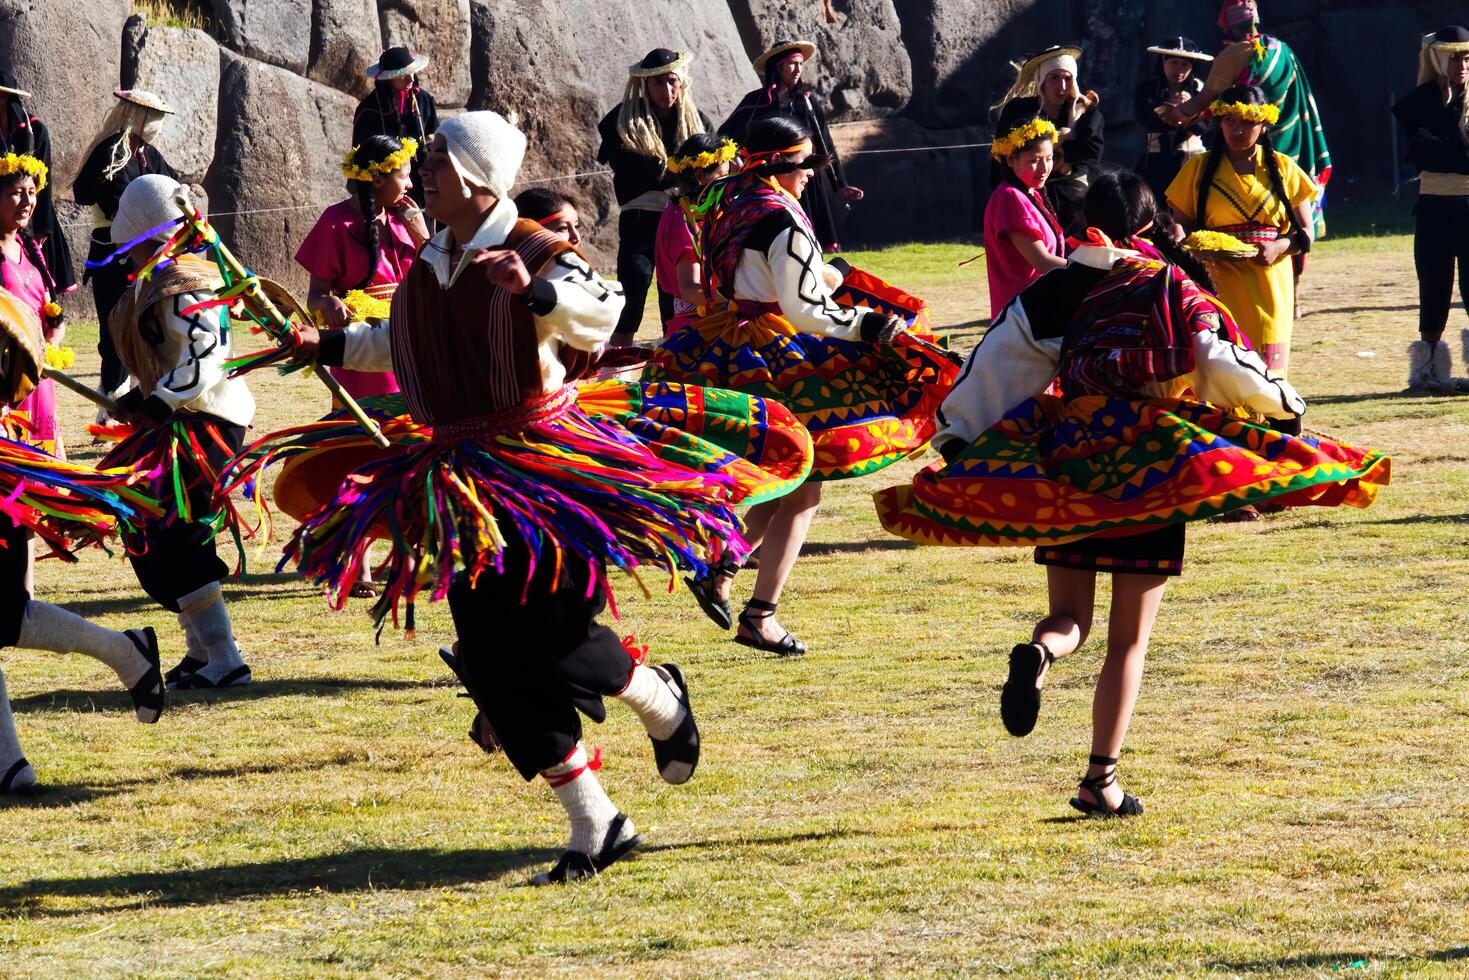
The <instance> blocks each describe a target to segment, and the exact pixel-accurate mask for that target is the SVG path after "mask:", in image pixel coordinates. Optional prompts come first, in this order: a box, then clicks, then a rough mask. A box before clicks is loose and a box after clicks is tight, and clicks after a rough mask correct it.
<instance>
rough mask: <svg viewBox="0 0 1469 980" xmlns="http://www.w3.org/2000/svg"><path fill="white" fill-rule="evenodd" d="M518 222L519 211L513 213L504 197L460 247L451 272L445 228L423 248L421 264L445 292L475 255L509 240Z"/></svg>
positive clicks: (450, 244)
mask: <svg viewBox="0 0 1469 980" xmlns="http://www.w3.org/2000/svg"><path fill="white" fill-rule="evenodd" d="M519 219H520V212H519V211H517V210H515V202H514V201H513V200H511V199H510V198H508V197H502V198H500V199H499V201H497V202H496V203H495V206H494V207H492V208H490V213H489V214H487V215H485V220H484V221H482V222H481V223H480V226H479V230H478V231H476V232H475V233H474V237H473V238H471V239H470V240H469V243H468V244H467V245H465V246H464V255H463V256H461V257H460V259H459V265H458V266H456V267H455V268H454V269H453V270H452V271H451V270H450V269H449V257H450V256H451V255H453V254H454V233H453V232H451V231H450V230H449V229H448V227H444V228H442V229H440V230H439V233H438V234H437V235H435V236H434V237H433V238H431V239H430V240H429V243H428V244H427V245H425V246H424V249H423V253H422V257H421V261H427V262H428V264H429V267H430V268H432V269H433V270H434V276H435V277H437V278H438V280H439V285H440V286H442V287H444V288H445V289H448V288H449V287H450V286H452V285H454V283H455V282H456V281H457V280H458V279H459V274H460V273H461V272H463V271H464V270H465V268H466V267H467V266H468V265H469V264H470V263H471V262H473V261H474V256H475V255H476V253H479V252H483V251H484V250H485V249H489V248H498V247H499V246H501V245H504V244H505V239H507V238H509V237H510V231H511V229H513V228H514V227H515V222H516V221H518V220H519Z"/></svg>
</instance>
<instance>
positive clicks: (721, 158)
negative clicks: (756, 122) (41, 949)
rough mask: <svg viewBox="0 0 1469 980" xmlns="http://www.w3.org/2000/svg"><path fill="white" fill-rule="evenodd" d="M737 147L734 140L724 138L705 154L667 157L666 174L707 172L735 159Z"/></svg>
mask: <svg viewBox="0 0 1469 980" xmlns="http://www.w3.org/2000/svg"><path fill="white" fill-rule="evenodd" d="M738 152H739V147H738V146H736V145H735V142H734V140H732V139H730V138H729V137H725V138H724V139H723V140H722V141H721V142H720V144H719V145H718V146H716V147H715V148H714V149H712V150H709V151H708V152H707V153H700V154H698V155H696V156H691V157H669V158H668V172H669V173H671V174H677V173H682V172H684V171H685V170H693V171H696V172H697V171H700V170H707V169H708V168H709V167H717V166H719V165H720V164H721V163H728V162H729V161H730V160H733V159H734V158H735V154H736V153H738Z"/></svg>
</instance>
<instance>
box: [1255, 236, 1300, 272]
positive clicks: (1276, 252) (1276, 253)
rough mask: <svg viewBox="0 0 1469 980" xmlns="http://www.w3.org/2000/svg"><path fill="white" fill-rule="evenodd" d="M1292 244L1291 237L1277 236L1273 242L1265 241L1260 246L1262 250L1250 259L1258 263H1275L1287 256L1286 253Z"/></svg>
mask: <svg viewBox="0 0 1469 980" xmlns="http://www.w3.org/2000/svg"><path fill="white" fill-rule="evenodd" d="M1290 246H1291V241H1290V239H1289V238H1277V239H1275V241H1273V242H1265V243H1264V244H1263V245H1261V246H1260V251H1259V252H1258V253H1257V254H1256V255H1255V257H1254V258H1253V259H1250V261H1251V262H1254V263H1255V264H1256V265H1265V266H1270V265H1274V264H1275V263H1276V262H1279V261H1280V260H1281V259H1282V258H1283V257H1284V256H1285V253H1287V252H1289V251H1290Z"/></svg>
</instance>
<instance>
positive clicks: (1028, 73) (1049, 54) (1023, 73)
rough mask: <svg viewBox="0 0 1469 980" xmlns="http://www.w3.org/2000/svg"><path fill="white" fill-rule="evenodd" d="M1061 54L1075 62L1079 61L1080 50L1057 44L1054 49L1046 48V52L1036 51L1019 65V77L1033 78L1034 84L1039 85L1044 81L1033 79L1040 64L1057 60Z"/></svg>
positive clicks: (1073, 46)
mask: <svg viewBox="0 0 1469 980" xmlns="http://www.w3.org/2000/svg"><path fill="white" fill-rule="evenodd" d="M1063 54H1069V55H1071V57H1072V58H1074V59H1075V60H1077V61H1080V60H1081V48H1078V47H1077V46H1076V45H1074V44H1057V45H1055V46H1054V47H1050V48H1046V50H1044V51H1037V52H1036V53H1035V54H1033V55H1031V56H1030V57H1029V58H1026V59H1025V60H1024V61H1022V62H1021V63H1020V75H1019V77H1020V78H1034V79H1035V83H1036V84H1037V85H1039V84H1040V83H1041V82H1043V81H1045V79H1043V78H1036V77H1035V73H1036V70H1037V69H1039V68H1040V66H1041V63H1042V62H1046V61H1050V60H1051V59H1052V58H1059V57H1060V56H1061V55H1063Z"/></svg>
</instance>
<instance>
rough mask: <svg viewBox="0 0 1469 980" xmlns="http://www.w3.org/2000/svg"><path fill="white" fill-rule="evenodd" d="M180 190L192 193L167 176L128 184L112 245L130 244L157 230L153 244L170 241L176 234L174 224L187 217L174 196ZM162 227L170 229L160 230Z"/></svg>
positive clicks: (115, 219)
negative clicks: (184, 216) (171, 236)
mask: <svg viewBox="0 0 1469 980" xmlns="http://www.w3.org/2000/svg"><path fill="white" fill-rule="evenodd" d="M180 190H182V191H183V194H184V197H185V198H187V197H188V194H189V190H188V188H186V187H184V186H183V185H182V184H180V183H179V182H178V181H176V180H174V179H173V178H172V177H165V176H163V174H144V175H143V176H141V177H138V178H136V179H135V180H133V181H132V182H131V183H129V184H128V186H127V189H126V190H124V191H123V192H122V197H121V198H120V199H119V200H118V202H117V215H116V216H115V217H113V219H112V244H114V245H126V244H127V243H128V242H130V241H132V240H133V239H134V238H137V237H138V236H139V235H142V234H144V233H146V232H148V231H151V230H152V229H154V228H158V231H156V232H154V234H153V235H152V236H151V239H152V240H153V241H159V242H162V241H167V239H168V237H169V236H170V235H172V234H173V233H174V226H173V225H172V222H174V221H176V220H177V219H179V218H182V217H183V212H182V211H180V210H179V206H178V205H177V204H176V203H174V195H175V194H177V193H178V192H179V191H180ZM160 225H168V227H164V228H160V227H159V226H160Z"/></svg>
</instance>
